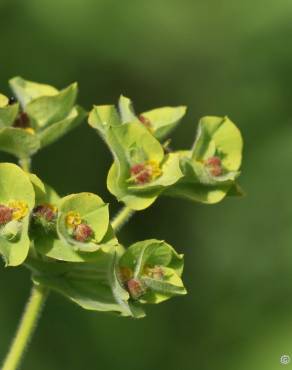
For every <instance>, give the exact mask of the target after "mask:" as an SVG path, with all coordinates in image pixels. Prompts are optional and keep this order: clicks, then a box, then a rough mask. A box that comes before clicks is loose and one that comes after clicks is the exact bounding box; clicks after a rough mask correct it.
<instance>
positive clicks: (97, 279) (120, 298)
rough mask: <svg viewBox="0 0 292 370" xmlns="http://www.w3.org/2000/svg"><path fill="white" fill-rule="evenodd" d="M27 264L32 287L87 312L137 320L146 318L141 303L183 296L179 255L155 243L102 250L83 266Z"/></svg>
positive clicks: (180, 258)
mask: <svg viewBox="0 0 292 370" xmlns="http://www.w3.org/2000/svg"><path fill="white" fill-rule="evenodd" d="M27 265H28V267H29V268H30V269H31V270H32V272H33V279H34V281H35V282H36V283H38V284H42V285H45V286H47V287H49V288H50V289H53V290H55V291H57V292H59V293H61V294H63V295H64V296H66V297H67V298H69V299H71V300H72V301H74V302H75V303H77V304H78V305H80V306H81V307H83V308H85V309H87V310H95V311H108V312H113V313H118V314H120V315H122V316H132V317H136V318H139V317H143V316H144V315H145V314H144V311H143V308H142V306H141V304H145V303H160V302H162V301H165V300H167V299H169V298H171V297H172V296H176V295H182V294H186V290H185V288H184V286H183V283H182V280H181V274H182V271H183V256H182V255H178V254H177V253H176V252H175V250H174V249H173V248H172V247H171V246H170V245H169V244H167V243H165V242H164V241H159V240H155V239H150V240H145V241H142V242H138V243H135V244H133V245H132V246H130V247H129V248H128V249H127V250H124V248H123V247H122V246H120V245H118V246H115V247H114V246H112V247H101V248H100V249H99V251H98V252H97V253H95V254H94V255H93V256H92V258H91V259H90V261H88V262H87V263H80V262H77V263H71V262H67V263H64V262H61V263H60V262H59V263H56V262H54V261H53V260H50V261H47V262H43V261H41V260H36V259H30V260H29V261H28V263H27ZM135 289H136V290H135ZM139 289H141V291H140V290H139ZM138 291H139V294H136V293H138Z"/></svg>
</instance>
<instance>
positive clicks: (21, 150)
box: [0, 77, 242, 317]
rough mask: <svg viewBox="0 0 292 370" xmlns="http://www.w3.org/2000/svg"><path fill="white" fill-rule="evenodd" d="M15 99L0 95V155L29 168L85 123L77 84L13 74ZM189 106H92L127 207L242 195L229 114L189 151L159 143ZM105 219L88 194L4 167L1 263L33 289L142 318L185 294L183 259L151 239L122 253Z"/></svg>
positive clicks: (111, 181)
mask: <svg viewBox="0 0 292 370" xmlns="http://www.w3.org/2000/svg"><path fill="white" fill-rule="evenodd" d="M10 86H11V88H12V90H13V92H14V94H15V96H16V98H17V100H16V99H11V98H10V99H8V98H7V97H5V96H4V95H0V150H2V151H6V152H8V153H11V154H14V155H15V156H16V157H18V159H19V160H20V163H24V162H25V161H26V162H27V161H28V162H29V161H30V158H31V156H32V155H33V154H34V153H35V152H37V151H38V150H39V149H40V148H42V147H44V146H46V145H48V144H51V143H52V142H54V141H55V140H57V139H58V138H60V137H61V136H63V135H64V134H65V133H66V132H68V131H69V130H71V129H72V128H74V127H75V126H76V125H77V124H79V123H80V122H81V121H82V119H83V118H84V117H85V115H86V113H85V111H84V110H83V109H82V108H80V107H78V106H76V105H75V100H76V95H77V85H76V84H72V85H70V86H69V87H67V88H65V89H63V90H61V91H59V90H57V89H56V88H54V87H52V86H49V85H44V84H38V83H35V82H31V81H26V80H24V79H22V78H20V77H15V78H13V79H12V80H11V81H10ZM185 112H186V108H185V107H183V106H180V107H164V108H158V109H154V110H151V111H148V112H144V113H141V114H138V115H137V114H136V113H135V112H134V109H133V106H132V103H131V101H130V99H128V98H126V97H124V96H121V97H120V100H119V109H116V108H115V107H114V106H113V105H104V106H95V107H94V108H93V110H92V111H91V112H90V114H89V124H90V126H92V127H93V128H94V129H96V130H97V131H98V133H99V134H100V135H101V136H102V138H103V139H104V140H105V142H106V143H107V145H108V147H109V149H110V150H111V152H112V154H113V158H114V161H113V164H112V166H111V168H110V170H109V173H108V178H107V185H108V189H109V191H110V192H111V193H112V194H113V195H115V197H116V198H117V199H118V200H119V201H122V202H123V203H124V204H125V205H126V207H127V208H126V209H128V210H142V209H145V208H147V207H149V206H150V205H151V204H152V203H153V202H154V201H155V200H156V199H157V198H158V196H159V195H166V196H175V197H182V198H186V199H190V200H192V201H198V202H203V203H216V202H219V201H221V200H222V199H223V198H224V197H225V196H226V195H240V194H241V191H240V188H239V186H238V185H237V182H236V180H237V177H238V176H239V169H240V165H241V153H242V138H241V135H240V132H239V130H238V129H237V127H236V126H235V124H234V123H232V122H231V121H230V120H229V119H228V118H227V117H204V118H202V119H201V120H200V122H199V127H198V132H197V136H196V140H195V143H194V145H193V147H192V148H191V149H190V150H179V151H171V150H170V149H169V146H168V142H163V141H162V140H164V138H165V137H166V136H167V135H168V134H169V133H170V132H171V131H172V130H173V129H174V128H175V127H176V125H177V124H178V123H179V122H180V120H181V119H182V118H183V116H184V114H185ZM113 225H114V223H113V224H111V222H110V215H109V205H108V204H105V203H104V202H103V200H102V199H101V198H100V197H99V196H97V195H96V194H93V193H78V194H71V195H67V196H65V197H60V196H59V195H58V194H57V193H56V192H55V190H54V189H52V188H51V187H50V186H49V185H47V184H44V183H43V182H42V181H41V180H40V179H39V177H37V176H36V175H34V174H32V173H30V172H29V171H28V170H27V168H26V171H24V170H23V169H22V168H20V167H18V166H17V165H15V164H11V163H1V164H0V254H1V256H2V257H3V259H4V261H5V263H6V265H7V266H19V265H21V264H24V265H25V266H26V267H27V268H29V269H30V270H31V272H32V279H33V281H34V283H35V284H41V285H44V286H47V287H49V288H50V289H52V290H55V291H57V292H59V293H61V294H63V295H64V296H66V297H67V298H69V299H70V300H72V301H74V302H75V303H77V304H79V305H80V306H81V307H83V308H85V309H88V310H96V311H109V312H115V313H118V314H120V315H122V316H132V317H143V316H144V310H143V307H144V305H145V304H150V303H151V304H153V303H160V302H162V301H165V300H167V299H169V298H171V297H173V296H177V295H183V294H186V290H185V288H184V285H183V282H182V280H181V276H182V272H183V255H181V254H178V253H177V252H176V251H175V250H174V249H173V248H172V246H170V245H169V244H167V243H166V242H164V241H160V240H155V239H149V240H145V241H139V242H137V243H135V244H133V245H131V246H130V247H128V248H125V247H124V246H123V245H122V244H121V243H120V242H119V241H118V239H117V237H116V235H115V231H116V229H117V227H115V229H114V227H113Z"/></svg>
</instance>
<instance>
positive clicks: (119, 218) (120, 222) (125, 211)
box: [111, 207, 135, 232]
mask: <svg viewBox="0 0 292 370" xmlns="http://www.w3.org/2000/svg"><path fill="white" fill-rule="evenodd" d="M134 213H135V211H134V210H133V209H130V208H128V207H124V208H122V209H121V210H120V212H119V213H118V214H117V215H116V216H115V218H114V219H113V221H112V222H111V224H112V227H113V229H114V231H115V232H117V231H119V230H120V229H121V228H122V227H123V226H124V224H125V223H126V222H127V221H129V219H130V218H131V217H132V215H133V214H134Z"/></svg>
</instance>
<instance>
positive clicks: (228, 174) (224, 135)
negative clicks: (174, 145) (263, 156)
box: [165, 116, 243, 204]
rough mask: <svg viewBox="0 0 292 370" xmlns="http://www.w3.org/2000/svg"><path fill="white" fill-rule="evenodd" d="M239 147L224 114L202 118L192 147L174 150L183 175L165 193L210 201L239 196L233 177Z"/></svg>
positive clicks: (238, 162) (240, 143) (239, 139)
mask: <svg viewBox="0 0 292 370" xmlns="http://www.w3.org/2000/svg"><path fill="white" fill-rule="evenodd" d="M242 147H243V141H242V137H241V134H240V131H239V130H238V128H237V127H236V126H235V124H234V123H233V122H232V121H231V120H230V119H229V118H228V117H212V116H210V117H203V118H202V119H201V120H200V122H199V127H198V133H197V138H196V140H195V143H194V146H193V148H192V150H190V151H182V152H178V153H177V155H179V157H180V164H181V169H182V172H183V174H184V177H183V178H182V179H181V180H180V181H179V182H178V183H176V184H175V185H174V186H172V187H171V188H169V189H167V190H166V192H165V194H166V195H171V196H179V197H183V198H187V199H190V200H194V201H198V202H203V203H210V204H211V203H217V202H219V201H221V200H222V199H223V198H224V197H225V196H226V195H228V194H230V195H241V192H240V190H239V187H238V185H237V184H236V179H237V177H238V176H239V174H240V172H239V168H240V165H241V159H242Z"/></svg>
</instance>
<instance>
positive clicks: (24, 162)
mask: <svg viewBox="0 0 292 370" xmlns="http://www.w3.org/2000/svg"><path fill="white" fill-rule="evenodd" d="M19 165H20V167H21V168H22V169H23V170H24V171H25V172H30V167H31V159H30V158H21V159H20V160H19Z"/></svg>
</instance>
